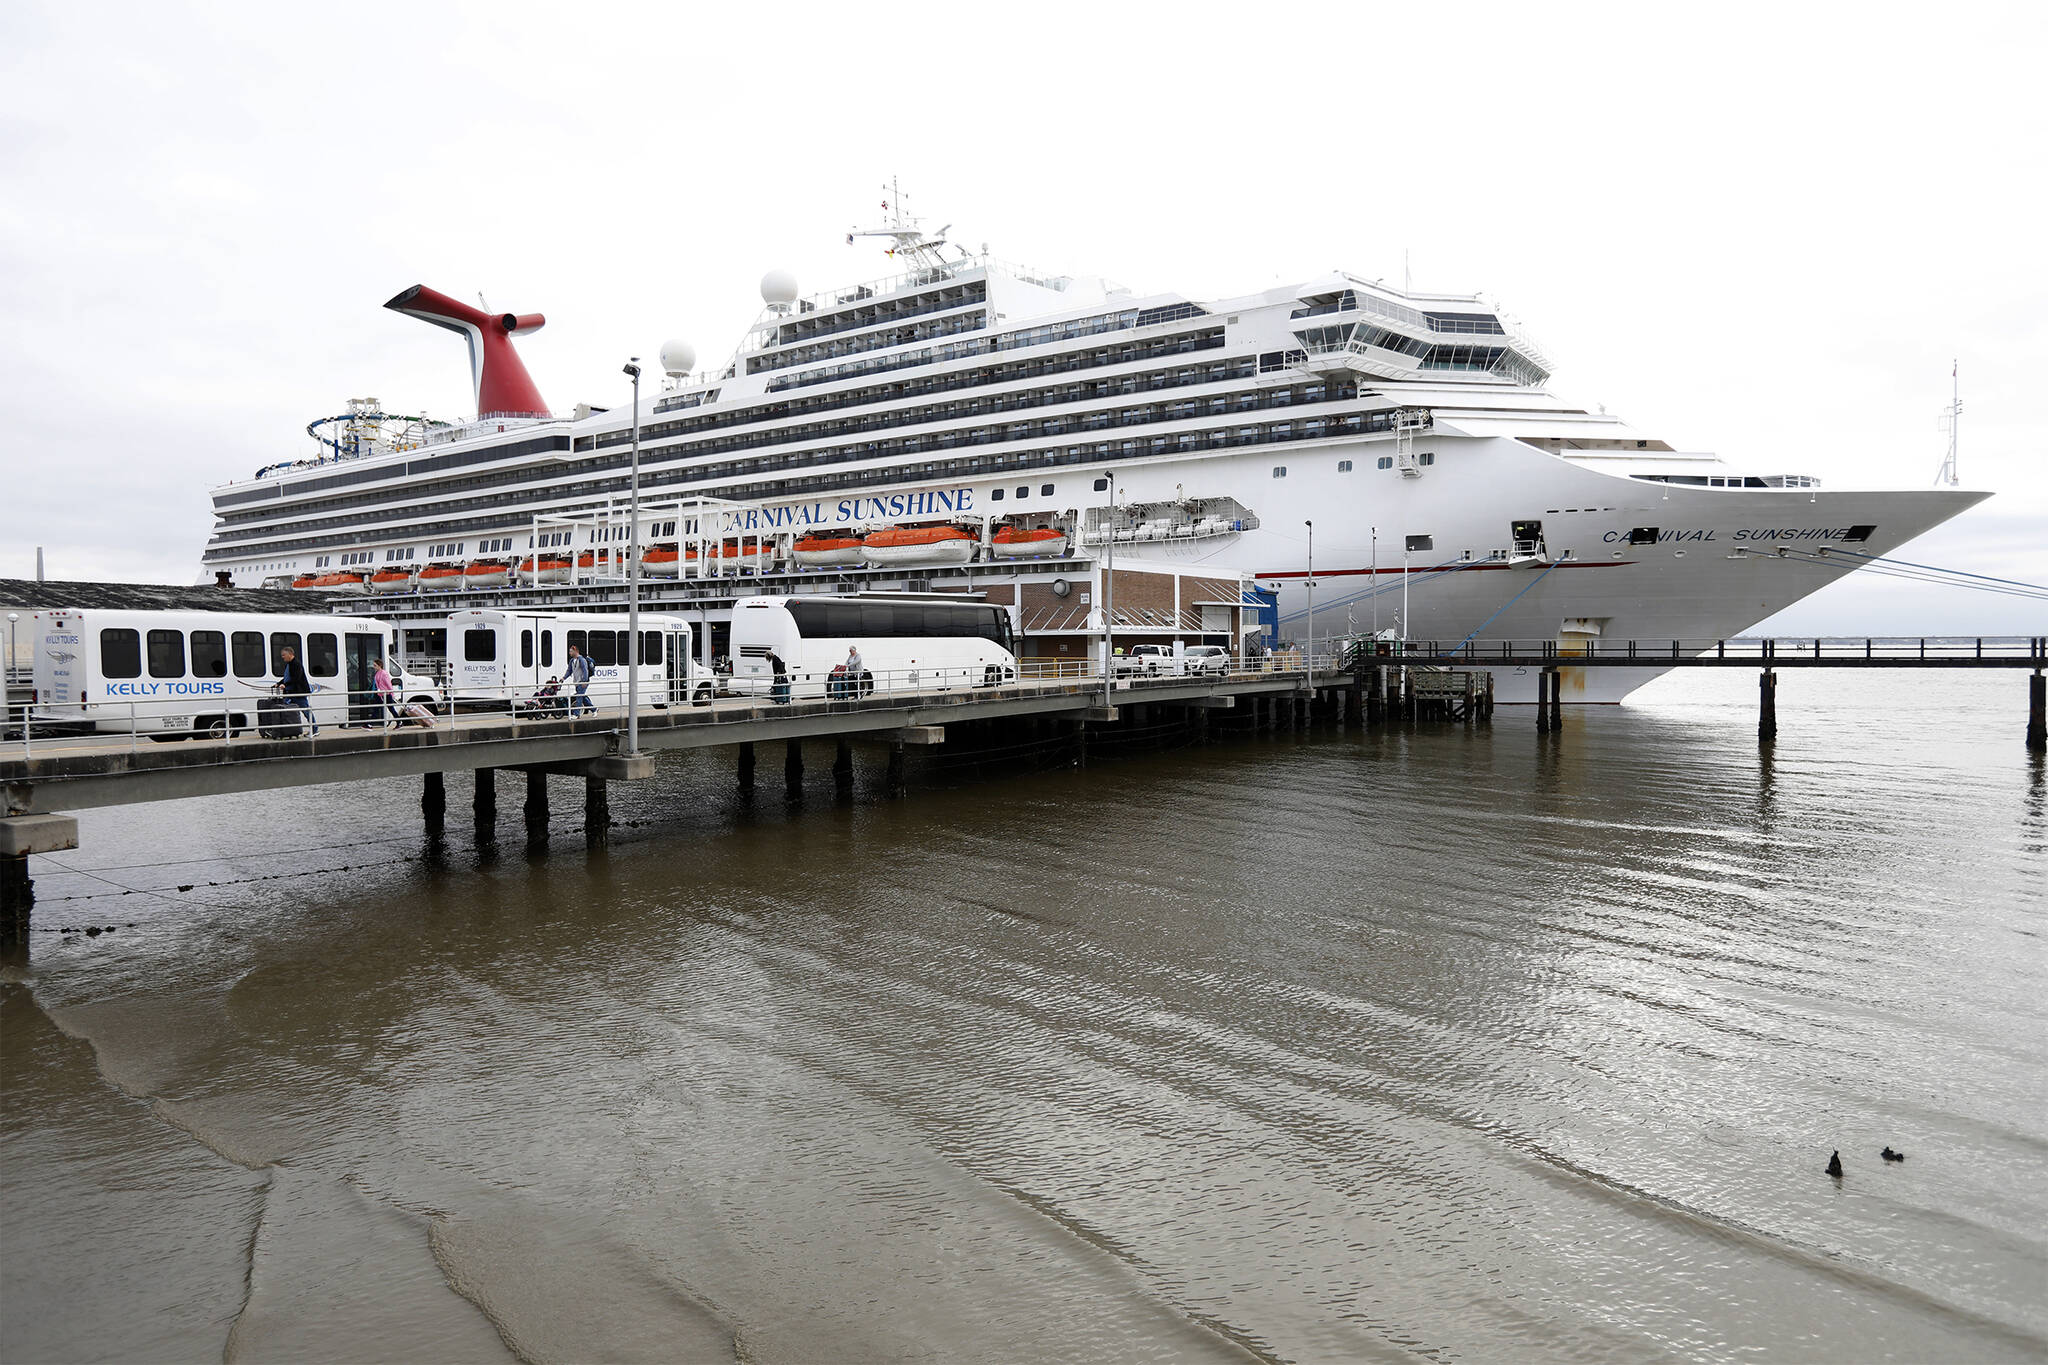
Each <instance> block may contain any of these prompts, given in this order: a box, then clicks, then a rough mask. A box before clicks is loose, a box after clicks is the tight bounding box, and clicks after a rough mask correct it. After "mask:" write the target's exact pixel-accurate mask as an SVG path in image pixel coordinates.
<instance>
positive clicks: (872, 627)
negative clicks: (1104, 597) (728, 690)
mask: <svg viewBox="0 0 2048 1365" xmlns="http://www.w3.org/2000/svg"><path fill="white" fill-rule="evenodd" d="M849 648H858V649H859V650H860V654H861V663H862V664H863V665H864V667H863V669H862V673H863V674H864V676H863V677H861V678H858V679H853V680H848V679H847V678H846V677H845V675H844V674H843V673H842V674H840V675H838V676H836V677H835V676H834V673H833V670H834V669H837V668H840V667H841V666H842V665H844V664H845V663H846V651H847V650H848V649H849ZM771 650H772V651H773V652H774V653H775V654H776V656H777V657H779V658H780V659H781V660H782V664H783V669H784V671H785V672H786V673H787V674H788V676H789V685H790V692H789V695H790V697H791V698H792V699H794V698H797V697H851V696H866V695H867V694H868V693H870V692H873V691H875V690H877V689H880V690H882V691H885V692H887V691H923V690H932V689H939V690H944V689H950V688H955V687H994V686H998V685H1000V684H1002V683H1006V682H1013V681H1015V680H1016V677H1017V656H1016V654H1015V653H1014V651H1013V646H1012V644H1011V633H1010V611H1009V608H1007V607H1003V606H996V605H993V604H990V603H986V602H962V601H959V600H958V599H951V598H944V597H937V596H929V597H893V598H883V597H828V596H824V595H822V594H820V595H818V596H815V597H814V596H809V595H806V596H803V597H752V598H741V599H740V600H739V601H737V602H735V603H733V608H732V659H733V682H732V687H733V690H734V691H735V692H745V693H750V694H752V695H755V696H769V695H772V693H773V689H774V677H773V673H772V666H771V665H770V663H769V661H768V654H769V652H770V651H771Z"/></svg>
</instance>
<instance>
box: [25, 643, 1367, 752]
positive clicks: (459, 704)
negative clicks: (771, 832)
mask: <svg viewBox="0 0 2048 1365" xmlns="http://www.w3.org/2000/svg"><path fill="white" fill-rule="evenodd" d="M1118 662H1119V664H1128V663H1130V662H1132V661H1131V660H1130V659H1129V658H1128V657H1126V658H1123V659H1119V660H1118ZM1310 662H1311V661H1309V660H1305V659H1303V658H1302V657H1301V656H1300V655H1299V654H1292V655H1286V654H1283V655H1280V656H1276V657H1275V658H1271V659H1241V658H1233V659H1231V660H1229V661H1228V665H1227V667H1224V668H1221V669H1217V668H1213V667H1209V668H1195V667H1191V666H1187V665H1185V664H1184V663H1183V662H1182V661H1178V660H1173V659H1166V660H1162V661H1160V662H1159V665H1158V666H1157V667H1151V666H1146V665H1145V664H1144V663H1140V665H1139V666H1138V667H1133V668H1129V669H1125V668H1121V667H1120V668H1119V669H1118V671H1117V672H1116V673H1115V675H1114V676H1113V677H1112V678H1111V679H1110V688H1109V690H1110V692H1111V694H1112V695H1113V696H1119V697H1121V696H1122V695H1124V694H1128V693H1133V692H1134V691H1135V692H1139V693H1142V692H1143V691H1144V690H1145V689H1146V688H1148V687H1155V686H1157V685H1160V684H1169V685H1170V684H1186V683H1191V682H1199V681H1203V680H1210V681H1216V682H1229V681H1238V682H1243V681H1260V680H1268V679H1291V680H1293V681H1295V682H1297V683H1299V684H1300V685H1302V686H1307V685H1308V681H1309V673H1308V667H1307V665H1308V664H1309V663H1310ZM1313 662H1314V664H1315V666H1316V668H1317V669H1318V670H1319V671H1320V672H1321V673H1323V674H1329V673H1332V672H1333V671H1334V670H1335V669H1336V667H1337V664H1338V662H1339V661H1338V660H1337V659H1336V658H1335V657H1334V656H1330V655H1318V656H1317V657H1316V659H1315V660H1314V661H1313ZM1018 673H1019V676H1017V677H1015V678H1014V679H1009V680H1006V681H1002V682H997V683H990V682H987V681H986V680H981V681H977V680H975V679H974V678H972V677H968V678H962V677H960V676H959V670H958V669H955V670H953V674H954V676H951V677H947V676H944V675H943V674H942V673H941V672H940V671H939V670H935V669H933V668H929V667H926V668H916V669H897V670H887V669H884V670H869V671H867V672H865V673H864V675H863V677H862V678H861V679H860V680H859V682H858V683H857V684H855V683H849V682H848V681H846V680H845V679H844V678H843V677H821V676H819V675H817V674H816V673H811V674H808V675H798V676H792V677H791V678H790V679H789V681H788V683H787V684H785V685H783V686H781V687H778V685H777V684H776V683H775V681H774V680H773V679H772V678H769V677H766V676H748V677H738V678H735V677H732V676H730V675H726V674H718V675H715V676H706V675H704V674H701V673H699V674H696V675H694V676H692V677H691V678H690V679H689V680H688V682H687V683H685V682H684V681H683V680H681V679H677V680H675V682H674V683H673V685H671V683H670V682H669V681H667V680H646V679H643V680H642V682H641V684H640V696H639V705H640V711H641V714H642V716H643V717H648V718H650V719H651V718H653V717H657V716H661V715H663V714H665V713H671V712H673V713H679V714H680V713H689V714H691V715H692V716H693V717H695V718H696V719H697V720H699V721H701V722H702V723H704V724H710V725H722V724H743V723H747V722H750V721H754V720H758V719H760V718H761V717H762V714H763V713H764V712H768V711H771V710H773V709H774V708H777V707H778V706H780V705H782V704H785V703H788V704H798V703H800V704H802V706H803V707H804V708H805V709H806V711H807V713H809V714H817V713H819V712H820V711H822V712H825V713H839V712H852V711H856V710H862V709H874V708H887V707H897V706H902V705H917V706H934V705H949V704H954V703H962V704H965V703H972V702H976V701H997V700H1002V699H1004V698H1014V697H1026V698H1028V697H1034V696H1039V695H1043V694H1045V693H1047V692H1057V693H1060V694H1077V693H1082V692H1092V691H1095V690H1099V689H1101V688H1102V686H1103V677H1102V666H1101V663H1100V660H1099V659H1074V660H1027V661H1023V662H1021V663H1020V664H1019V666H1018ZM707 686H708V687H710V688H711V689H712V691H713V696H712V698H711V700H710V701H708V702H702V701H699V700H698V695H699V694H700V693H701V692H702V691H703V690H704V689H705V688H706V687H707ZM317 687H318V685H316V688H317ZM270 695H271V694H256V695H245V696H237V697H229V698H219V697H211V698H195V697H173V698H161V699H160V698H145V697H129V698H120V699H117V700H103V701H96V702H94V703H92V705H91V707H90V708H89V709H87V710H85V711H76V710H74V709H69V708H67V709H66V710H65V711H63V712H56V711H54V710H51V709H45V708H41V707H38V706H36V705H33V704H27V703H22V704H14V705H10V706H8V707H7V708H6V711H5V713H4V714H5V718H4V724H0V745H4V747H0V757H5V758H18V759H28V760H33V759H37V758H45V757H51V756H54V755H58V754H63V753H108V752H118V751H122V750H125V751H127V752H129V753H139V752H142V751H143V750H145V749H151V748H153V747H154V746H155V745H158V744H187V745H188V746H189V750H188V751H189V752H192V753H193V754H194V758H193V759H192V760H191V761H195V762H218V763H226V762H234V761H237V760H239V759H242V758H251V759H254V758H275V757H278V756H279V750H278V745H277V743H276V741H279V740H290V741H295V744H294V745H293V746H292V747H291V750H290V751H291V752H294V753H299V752H305V753H319V752H322V750H323V747H333V746H334V745H336V744H337V743H341V742H343V741H346V742H347V743H348V744H349V745H354V744H356V743H358V742H359V741H358V740H357V739H356V737H357V736H360V735H361V734H363V733H364V732H365V731H376V730H400V731H403V730H414V729H419V730H428V729H430V730H434V731H436V732H438V737H439V742H442V743H460V742H462V741H463V740H464V738H465V737H466V736H467V734H468V732H469V731H471V730H473V729H482V728H487V729H489V730H490V731H491V733H492V735H493V737H494V738H496V737H499V736H503V735H506V734H509V735H510V736H511V737H513V738H520V737H523V736H525V735H527V734H529V733H532V734H545V733H552V732H555V731H559V730H560V729H562V728H563V727H562V724H561V723H562V722H564V721H572V720H577V719H579V718H588V717H598V718H601V719H603V720H604V721H605V722H606V723H607V727H608V728H609V727H610V726H611V725H612V724H613V723H616V727H617V728H620V729H623V728H624V725H625V717H626V709H627V703H626V694H625V688H624V684H623V683H622V682H619V681H616V680H611V679H605V678H599V679H598V680H597V681H596V682H594V683H593V684H592V685H591V686H590V688H589V691H588V692H587V693H586V694H585V695H584V696H581V697H579V696H578V695H577V694H576V691H575V688H574V686H573V685H571V684H561V685H559V686H557V687H555V688H553V689H551V690H542V689H536V688H535V687H534V686H532V685H531V684H523V685H519V686H511V687H466V688H460V689H457V690H456V691H455V692H454V694H453V695H452V697H444V698H442V699H440V700H437V701H436V702H435V703H434V704H433V705H432V706H430V707H420V708H418V710H423V711H425V713H426V714H425V715H419V714H417V712H416V710H415V708H413V707H409V706H407V707H401V711H400V714H399V715H398V716H396V717H393V716H390V715H388V714H386V713H385V711H384V710H383V708H381V707H380V706H379V704H378V703H377V700H376V699H375V697H374V696H372V695H370V694H365V693H349V692H345V691H328V690H325V689H319V690H318V691H317V695H316V698H315V700H314V702H313V705H314V708H315V714H316V715H317V717H318V725H319V731H318V733H317V734H316V733H313V732H312V728H311V726H310V725H309V724H308V723H307V721H306V720H305V718H304V716H303V714H302V713H300V712H298V711H296V710H291V711H276V710H261V711H260V710H259V703H263V702H267V701H269V698H270ZM402 695H403V694H402V693H401V696H402ZM337 697H343V698H346V701H345V703H344V705H345V708H346V709H345V714H337V712H340V711H342V709H343V708H342V707H337V705H336V698H337ZM201 752H203V753H204V754H205V755H206V756H205V757H204V758H200V757H198V754H200V753H201Z"/></svg>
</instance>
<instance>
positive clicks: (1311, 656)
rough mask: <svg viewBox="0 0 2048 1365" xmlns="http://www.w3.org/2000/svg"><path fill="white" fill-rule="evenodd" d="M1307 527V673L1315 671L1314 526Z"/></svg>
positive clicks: (1309, 523)
mask: <svg viewBox="0 0 2048 1365" xmlns="http://www.w3.org/2000/svg"><path fill="white" fill-rule="evenodd" d="M1302 525H1303V526H1306V527H1308V671H1309V673H1310V675H1311V676H1313V675H1314V673H1315V671H1316V524H1315V523H1314V522H1312V521H1304V522H1303V523H1302Z"/></svg>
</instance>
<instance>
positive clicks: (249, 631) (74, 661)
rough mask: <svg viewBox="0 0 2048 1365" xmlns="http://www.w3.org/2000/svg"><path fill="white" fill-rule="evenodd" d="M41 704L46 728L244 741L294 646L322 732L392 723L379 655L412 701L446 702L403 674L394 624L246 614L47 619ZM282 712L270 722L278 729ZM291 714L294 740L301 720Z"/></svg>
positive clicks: (39, 632)
mask: <svg viewBox="0 0 2048 1365" xmlns="http://www.w3.org/2000/svg"><path fill="white" fill-rule="evenodd" d="M33 620H34V629H33V638H34V639H35V642H36V660H35V701H34V703H33V706H32V714H33V715H34V717H35V722H36V724H37V725H38V726H41V725H51V726H55V727H61V728H64V729H68V730H108V731H122V732H126V731H129V730H134V731H138V732H141V733H145V734H149V735H151V736H153V737H155V738H157V739H186V738H189V737H191V736H193V735H215V736H218V735H222V734H226V733H230V732H234V733H239V732H242V731H245V730H249V729H251V728H253V727H255V726H256V725H257V724H258V723H259V722H258V705H259V703H263V702H266V701H268V700H269V699H270V697H271V689H272V688H273V687H275V686H276V685H277V681H278V676H279V671H280V669H281V668H282V662H281V660H280V654H281V651H283V650H284V649H285V647H286V646H290V647H291V649H292V651H293V652H294V653H295V654H297V655H298V658H299V662H300V663H301V664H303V665H304V666H305V669H306V680H307V681H308V682H310V683H311V684H312V685H313V693H312V697H311V699H310V700H311V704H312V708H313V719H314V722H315V723H316V724H318V725H323V726H325V725H351V724H354V725H368V724H376V723H381V722H382V721H383V719H384V715H383V711H382V708H381V707H380V706H379V704H378V701H377V695H376V692H375V690H374V688H373V686H372V681H373V677H374V675H375V673H376V667H377V664H376V661H377V660H378V659H380V658H381V659H387V660H391V663H392V668H391V675H392V678H391V680H392V684H393V687H394V689H395V691H396V693H397V696H398V698H399V700H400V702H402V703H410V704H416V705H419V706H423V707H426V708H428V709H429V710H431V709H433V707H435V706H436V705H437V704H438V703H439V701H440V693H439V690H438V689H436V688H435V687H434V686H433V684H432V683H431V682H430V680H429V679H428V678H427V677H426V676H425V675H424V674H417V673H415V674H403V673H400V672H399V670H398V668H397V662H396V659H395V657H394V651H393V649H392V639H391V636H392V634H393V632H392V629H391V627H389V626H387V625H385V624H384V622H382V621H375V620H371V619H369V618H367V617H360V616H319V615H284V614H282V613H276V612H246V611H100V610H97V609H92V608H86V609H79V610H72V609H64V610H50V611H39V612H36V613H35V615H34V618H33ZM274 710H275V708H274V706H271V707H265V708H264V711H265V714H264V716H263V719H262V724H263V725H265V726H266V727H270V728H273V729H276V730H277V731H278V732H279V733H283V732H284V727H283V726H282V725H276V726H273V725H272V715H271V712H272V711H274ZM287 714H289V716H290V732H291V733H296V732H297V731H298V729H299V728H300V723H301V722H300V716H299V714H298V713H296V712H292V713H287Z"/></svg>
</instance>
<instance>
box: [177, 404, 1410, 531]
mask: <svg viewBox="0 0 2048 1365" xmlns="http://www.w3.org/2000/svg"><path fill="white" fill-rule="evenodd" d="M1392 429H1393V414H1392V413H1391V412H1384V411H1383V412H1372V413H1361V412H1351V413H1342V414H1338V415H1333V416H1330V417H1311V418H1303V419H1299V420H1295V421H1289V422H1274V423H1271V424H1267V425H1259V426H1236V427H1217V428H1214V429H1212V430H1209V431H1183V432H1175V433H1172V434H1164V435H1158V436H1152V437H1143V438H1132V439H1126V440H1117V441H1096V442H1092V443H1089V444H1083V445H1072V446H1066V447H1064V448H1061V447H1051V448H1046V449H1041V450H1030V451H1020V452H1017V453H1015V454H1004V455H994V456H989V457H980V456H976V457H970V458H965V459H960V458H955V459H947V460H933V461H927V462H925V463H923V464H897V465H888V466H882V467H879V468H875V469H866V470H847V471H843V472H838V473H831V474H818V475H811V476H808V477H803V478H779V479H768V480H760V481H757V482H752V483H729V482H724V481H725V480H730V479H734V478H736V477H740V476H741V475H743V474H744V473H745V472H748V470H746V469H743V468H742V467H741V466H739V465H736V464H735V465H716V466H708V467H707V466H699V467H697V468H694V469H671V470H662V471H659V472H656V473H653V474H647V473H643V474H642V475H641V486H642V489H643V491H646V490H649V489H659V488H661V487H663V486H664V485H670V484H688V485H689V486H690V488H691V491H693V492H703V493H705V494H707V495H710V496H714V497H720V498H730V499H733V500H735V501H748V500H756V499H765V498H800V497H805V496H810V495H815V494H822V493H844V492H848V491H850V490H853V489H858V488H866V487H873V486H876V485H885V486H886V485H896V484H902V483H906V482H909V481H912V480H917V481H920V482H933V481H936V480H941V479H973V478H983V477H986V476H987V475H989V474H991V473H996V474H1000V473H1002V472H1003V470H1004V469H1005V468H1007V467H1009V466H1013V465H1014V466H1018V467H1020V468H1037V467H1044V466H1049V465H1072V464H1093V463H1096V462H1098V461H1102V460H1119V459H1135V458H1139V457H1143V456H1148V455H1149V456H1159V455H1171V454H1185V453H1190V452H1194V451H1200V450H1215V449H1222V448H1227V447H1232V446H1255V445H1267V444H1274V443H1278V442H1282V441H1313V440H1321V439H1325V438H1328V437H1344V436H1360V435H1372V434H1377V433H1380V432H1385V431H1390V430H1392ZM887 453H889V452H886V451H873V452H868V454H887ZM855 458H864V456H857V455H849V454H842V453H838V452H833V453H832V460H831V462H837V461H839V460H851V459H855ZM1383 458H1384V460H1385V463H1383V464H1381V465H1380V468H1382V469H1391V468H1392V467H1393V458H1392V457H1391V456H1387V457H1383ZM1416 458H1417V460H1418V462H1420V463H1429V462H1430V461H1425V460H1423V459H1422V457H1421V456H1420V455H1418V456H1417V457H1416ZM1431 459H1432V460H1433V459H1434V456H1432V457H1431ZM803 462H804V463H808V461H803ZM819 462H820V463H823V462H827V461H825V460H823V459H821V460H820V461H819ZM793 463H799V461H796V460H788V461H777V462H770V461H757V462H751V468H753V469H761V468H763V467H765V468H768V469H774V468H776V467H777V466H778V465H787V464H793ZM1276 477H1284V476H1276ZM587 487H588V490H589V491H590V492H594V493H600V494H601V493H603V492H604V491H606V490H605V487H604V486H603V485H601V484H599V485H589V486H587ZM1096 491H1097V492H1101V491H1102V490H1101V489H1100V488H1098V489H1097V490H1096ZM561 496H562V494H561V492H560V490H559V489H557V488H538V489H534V490H532V491H530V492H522V493H514V494H498V495H496V496H491V497H478V498H465V499H456V500H450V501H449V502H446V503H442V504H439V505H438V506H437V508H436V510H445V511H448V512H459V511H463V510H466V509H468V508H471V507H478V508H490V509H492V510H493V512H494V513H495V514H496V515H493V516H492V517H491V518H490V520H492V521H497V520H502V517H503V512H504V509H505V508H507V507H516V506H522V505H525V504H529V503H543V502H545V503H554V502H558V501H559V500H560V499H561ZM355 521H356V518H354V517H327V518H321V519H318V520H315V521H312V522H308V523H306V524H305V525H304V528H303V529H305V530H308V531H317V530H318V529H319V528H321V527H323V526H327V525H339V524H343V523H349V524H353V523H355ZM480 523H485V518H484V517H482V516H478V517H475V518H473V519H472V520H471V521H470V522H468V523H456V522H452V521H451V522H449V523H446V524H444V525H443V526H438V527H425V528H421V527H413V528H406V529H408V530H409V531H410V533H412V534H420V533H421V532H422V531H425V532H426V533H429V534H431V533H433V532H434V531H436V530H454V529H457V526H458V525H472V526H473V525H477V524H480ZM291 529H293V530H298V529H301V528H299V527H294V528H291ZM266 534H274V533H272V532H268V531H240V532H236V531H227V532H222V533H221V534H219V535H217V536H215V537H214V538H213V539H212V541H211V542H209V543H210V544H212V545H222V544H228V543H232V542H233V541H235V540H240V539H246V538H249V537H252V536H258V535H266ZM305 544H306V542H304V541H300V542H295V543H290V544H287V545H285V546H283V547H281V548H284V549H287V550H289V549H297V548H302V547H304V546H305Z"/></svg>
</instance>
